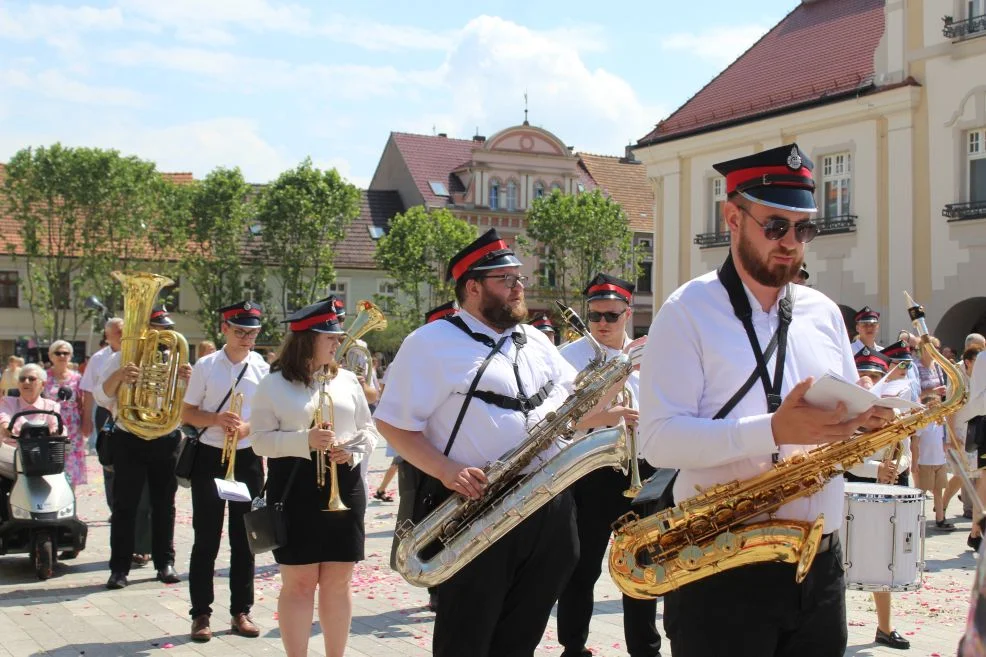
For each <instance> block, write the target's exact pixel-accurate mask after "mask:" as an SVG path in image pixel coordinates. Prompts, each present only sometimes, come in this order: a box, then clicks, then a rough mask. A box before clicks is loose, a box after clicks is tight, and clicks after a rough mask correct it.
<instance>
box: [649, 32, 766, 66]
mask: <svg viewBox="0 0 986 657" xmlns="http://www.w3.org/2000/svg"><path fill="white" fill-rule="evenodd" d="M769 29H770V27H769V26H764V25H737V26H729V27H726V26H723V27H710V28H709V29H707V30H704V31H702V32H679V33H677V34H672V35H670V36H667V37H665V38H664V39H662V40H661V47H662V48H663V49H664V50H671V51H675V52H683V53H686V54H688V55H691V56H694V57H700V58H702V59H706V60H708V61H710V62H712V63H713V64H716V65H717V66H728V65H729V64H731V63H732V62H733V61H735V60H736V58H737V57H739V56H740V55H742V54H743V53H744V52H746V50H747V49H748V48H749V47H750V46H752V45H753V44H754V43H756V42H757V40H759V39H760V37H762V36H763V35H764V34H766V33H767V31H768V30H769Z"/></svg>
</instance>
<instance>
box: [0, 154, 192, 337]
mask: <svg viewBox="0 0 986 657" xmlns="http://www.w3.org/2000/svg"><path fill="white" fill-rule="evenodd" d="M161 185H162V181H161V178H160V175H159V174H158V173H157V172H156V171H155V167H154V164H153V163H151V162H146V161H143V160H140V159H138V158H136V157H126V156H122V155H120V153H118V152H117V151H113V150H101V149H95V148H65V147H63V146H62V145H61V144H54V145H53V146H50V147H39V148H36V149H33V148H25V149H23V150H21V151H18V152H17V153H15V154H14V156H13V157H12V158H11V159H10V162H9V163H8V164H7V167H6V176H5V179H4V181H3V189H2V201H3V204H4V205H5V206H6V211H7V213H8V215H9V216H10V217H12V218H13V220H14V222H15V224H16V226H17V228H16V231H15V232H14V233H13V234H7V235H3V236H0V243H2V244H3V246H4V248H5V249H6V251H7V252H8V253H9V254H11V255H12V256H14V257H15V258H18V259H21V260H23V261H24V262H25V264H26V269H27V276H26V279H25V280H24V281H23V283H22V287H23V289H24V292H25V296H26V299H27V301H28V304H29V306H30V308H31V316H32V322H33V325H34V326H33V329H34V334H35V337H36V338H37V339H39V340H49V341H50V340H54V339H58V338H67V339H74V338H75V337H77V335H78V332H79V328H80V327H81V326H82V325H83V324H84V323H85V321H86V312H85V309H84V300H85V298H86V297H88V296H89V295H91V294H95V295H97V296H99V297H101V298H102V299H104V301H106V300H110V303H109V304H107V305H108V307H110V308H113V307H115V306H116V304H115V303H113V300H115V299H119V290H118V287H119V286H118V284H117V283H116V282H115V281H114V280H113V279H111V278H110V275H109V274H110V272H111V271H112V270H113V269H118V268H125V267H126V266H127V265H128V264H129V263H131V262H132V261H133V260H135V259H147V258H151V257H154V254H155V253H160V252H161V249H162V248H163V247H165V246H166V243H165V240H166V239H168V237H170V236H173V234H174V231H173V230H172V229H171V227H170V223H169V222H170V221H171V219H173V216H172V215H171V213H169V212H162V208H161V204H160V200H161V190H162V187H161ZM158 231H160V240H159V239H157V237H156V238H155V240H154V241H148V239H147V236H148V234H149V233H157V232H158ZM18 243H19V244H18Z"/></svg>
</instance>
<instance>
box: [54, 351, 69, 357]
mask: <svg viewBox="0 0 986 657" xmlns="http://www.w3.org/2000/svg"><path fill="white" fill-rule="evenodd" d="M55 355H56V356H71V355H72V352H71V351H56V352H55Z"/></svg>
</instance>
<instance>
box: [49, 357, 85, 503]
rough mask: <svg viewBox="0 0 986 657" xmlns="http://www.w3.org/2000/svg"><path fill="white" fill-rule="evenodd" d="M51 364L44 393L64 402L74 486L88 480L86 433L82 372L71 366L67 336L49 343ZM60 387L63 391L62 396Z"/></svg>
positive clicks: (68, 463)
mask: <svg viewBox="0 0 986 657" xmlns="http://www.w3.org/2000/svg"><path fill="white" fill-rule="evenodd" d="M48 358H49V359H50V360H51V368H50V369H49V370H48V380H47V381H46V382H45V384H44V390H43V392H42V394H43V395H44V396H45V397H47V398H48V399H54V400H56V401H58V402H59V403H60V404H61V409H62V410H61V415H62V422H63V423H64V424H65V435H67V436H68V438H69V444H68V445H66V446H65V474H67V475H68V480H69V483H70V484H71V485H72V488H73V489H74V488H75V487H76V486H77V485H79V484H84V483H86V481H87V479H86V437H85V436H83V435H82V391H81V390H79V383H80V382H81V381H82V375H80V374H79V373H78V372H76V371H75V370H72V369H70V368H69V365H70V364H71V363H72V345H71V344H69V343H68V342H66V341H65V340H55V341H54V342H52V343H51V346H50V347H48ZM59 391H62V395H61V397H66V398H65V399H61V398H59Z"/></svg>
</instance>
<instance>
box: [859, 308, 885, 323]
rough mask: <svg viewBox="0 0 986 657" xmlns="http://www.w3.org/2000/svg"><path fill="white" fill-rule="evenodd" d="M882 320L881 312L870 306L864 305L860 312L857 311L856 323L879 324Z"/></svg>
mask: <svg viewBox="0 0 986 657" xmlns="http://www.w3.org/2000/svg"><path fill="white" fill-rule="evenodd" d="M879 322H880V313H878V312H877V311H875V310H873V309H872V308H870V307H869V306H863V307H862V308H860V310H859V312H858V313H856V323H857V324H877V323H879Z"/></svg>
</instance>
